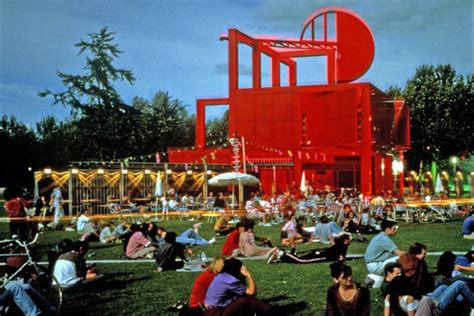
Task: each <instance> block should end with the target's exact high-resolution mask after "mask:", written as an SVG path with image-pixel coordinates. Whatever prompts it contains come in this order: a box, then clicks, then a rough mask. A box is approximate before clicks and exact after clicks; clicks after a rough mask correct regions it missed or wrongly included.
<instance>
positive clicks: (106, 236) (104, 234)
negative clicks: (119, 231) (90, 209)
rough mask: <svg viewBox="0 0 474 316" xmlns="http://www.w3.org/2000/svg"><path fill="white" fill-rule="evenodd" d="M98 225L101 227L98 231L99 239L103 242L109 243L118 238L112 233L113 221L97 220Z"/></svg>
mask: <svg viewBox="0 0 474 316" xmlns="http://www.w3.org/2000/svg"><path fill="white" fill-rule="evenodd" d="M99 227H102V230H101V231H100V235H99V240H100V242H101V243H103V244H110V243H113V242H115V241H116V240H118V238H117V236H115V235H114V233H113V229H114V226H113V223H112V222H107V223H105V222H99Z"/></svg>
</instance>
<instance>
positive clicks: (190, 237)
mask: <svg viewBox="0 0 474 316" xmlns="http://www.w3.org/2000/svg"><path fill="white" fill-rule="evenodd" d="M176 241H177V242H179V243H182V244H191V245H209V242H208V241H207V240H205V239H203V238H202V237H201V236H200V235H199V234H198V233H196V232H195V231H194V230H193V229H192V228H189V229H187V230H185V231H184V232H183V233H182V234H181V235H179V236H178V237H176Z"/></svg>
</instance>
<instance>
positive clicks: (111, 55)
mask: <svg viewBox="0 0 474 316" xmlns="http://www.w3.org/2000/svg"><path fill="white" fill-rule="evenodd" d="M113 35H114V33H112V32H109V31H108V29H107V27H104V28H102V29H101V30H100V32H99V33H90V34H88V36H89V38H90V41H89V42H88V41H84V40H81V41H80V42H79V43H77V44H75V46H76V47H78V48H79V55H82V54H85V55H86V65H85V67H84V69H85V72H86V73H85V74H83V75H71V74H66V73H63V72H58V77H59V78H61V80H62V82H63V85H64V86H65V87H66V90H65V91H63V92H52V91H50V90H48V89H46V90H44V91H41V92H40V93H39V95H40V96H41V97H46V96H52V97H53V100H54V104H58V103H60V104H62V105H64V106H69V107H71V112H72V114H73V118H75V119H77V123H76V126H77V128H78V129H79V130H80V131H81V138H82V140H81V141H80V143H81V144H83V145H84V146H85V147H84V148H83V152H84V155H86V156H87V157H89V158H98V159H114V158H117V157H120V156H123V155H125V154H126V153H127V151H128V150H129V149H130V144H133V143H134V141H135V139H133V138H134V137H135V135H136V132H135V127H136V126H137V124H136V121H135V116H136V115H137V114H138V113H136V112H135V111H133V108H131V107H130V106H127V105H126V104H125V103H123V101H122V99H121V98H120V95H119V93H118V92H117V90H116V89H115V86H114V83H115V82H116V81H126V82H128V83H130V84H133V82H134V80H135V78H134V76H133V74H132V72H131V71H129V70H125V69H118V68H115V67H114V65H113V61H114V59H115V58H118V57H119V55H120V54H121V53H122V51H120V50H119V48H118V45H117V44H114V43H113V41H114V37H113Z"/></svg>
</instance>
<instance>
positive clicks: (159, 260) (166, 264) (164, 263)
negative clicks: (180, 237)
mask: <svg viewBox="0 0 474 316" xmlns="http://www.w3.org/2000/svg"><path fill="white" fill-rule="evenodd" d="M164 239H165V242H164V243H162V244H160V247H159V248H158V250H157V252H156V264H157V265H158V268H157V269H156V270H155V272H162V271H165V270H177V269H181V268H182V267H183V266H184V262H185V261H186V257H185V256H184V251H185V249H186V248H185V246H184V245H183V244H181V243H179V242H176V233H175V232H168V233H166V236H165V238H164ZM176 257H179V258H181V260H182V261H176Z"/></svg>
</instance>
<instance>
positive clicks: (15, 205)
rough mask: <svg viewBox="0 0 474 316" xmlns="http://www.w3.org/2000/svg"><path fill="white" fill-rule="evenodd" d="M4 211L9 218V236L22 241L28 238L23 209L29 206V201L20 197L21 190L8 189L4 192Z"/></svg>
mask: <svg viewBox="0 0 474 316" xmlns="http://www.w3.org/2000/svg"><path fill="white" fill-rule="evenodd" d="M5 191H6V192H5V193H4V197H5V200H6V202H5V205H4V207H5V211H6V214H7V216H8V217H9V218H10V224H9V226H10V236H13V235H17V236H18V238H20V240H22V241H24V240H26V238H27V237H28V222H27V221H26V212H25V208H27V207H28V206H29V201H27V200H25V199H24V198H23V197H22V194H23V192H22V190H20V189H13V188H8V189H6V190H5Z"/></svg>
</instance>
